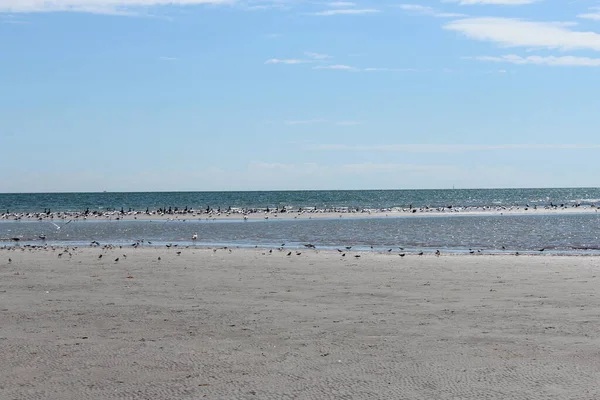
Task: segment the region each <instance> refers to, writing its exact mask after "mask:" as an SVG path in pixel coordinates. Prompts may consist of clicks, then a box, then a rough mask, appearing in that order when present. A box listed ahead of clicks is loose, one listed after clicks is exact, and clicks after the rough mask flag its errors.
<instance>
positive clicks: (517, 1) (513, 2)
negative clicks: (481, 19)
mask: <svg viewBox="0 0 600 400" xmlns="http://www.w3.org/2000/svg"><path fill="white" fill-rule="evenodd" d="M538 1H543V0H444V2H445V3H458V4H460V5H461V6H470V5H474V4H492V5H507V6H520V5H523V4H532V3H537V2H538Z"/></svg>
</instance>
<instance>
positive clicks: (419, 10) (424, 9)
mask: <svg viewBox="0 0 600 400" xmlns="http://www.w3.org/2000/svg"><path fill="white" fill-rule="evenodd" d="M398 7H399V8H401V9H402V10H404V11H408V12H410V13H414V14H420V15H428V16H432V17H437V18H457V17H464V16H465V15H464V14H458V13H445V12H439V11H438V10H436V9H435V8H433V7H429V6H422V5H420V4H400V5H399V6H398Z"/></svg>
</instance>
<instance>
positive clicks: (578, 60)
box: [463, 54, 600, 67]
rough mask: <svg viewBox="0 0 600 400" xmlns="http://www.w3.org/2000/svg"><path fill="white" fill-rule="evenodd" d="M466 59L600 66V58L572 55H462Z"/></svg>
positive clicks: (523, 63)
mask: <svg viewBox="0 0 600 400" xmlns="http://www.w3.org/2000/svg"><path fill="white" fill-rule="evenodd" d="M463 58H464V59H466V60H477V61H489V62H497V63H510V64H516V65H527V64H531V65H548V66H558V67H600V58H589V57H574V56H562V57H555V56H547V57H542V56H529V57H521V56H517V55H514V54H509V55H505V56H501V57H492V56H477V57H463Z"/></svg>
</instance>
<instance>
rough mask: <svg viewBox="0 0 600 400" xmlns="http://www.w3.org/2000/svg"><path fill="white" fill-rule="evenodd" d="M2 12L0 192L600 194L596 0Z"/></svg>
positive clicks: (26, 7) (79, 3) (213, 1)
mask: <svg viewBox="0 0 600 400" xmlns="http://www.w3.org/2000/svg"><path fill="white" fill-rule="evenodd" d="M406 1H407V2H403V1H402V0H399V1H388V0H384V1H369V0H365V1H362V0H361V1H356V2H354V1H318V0H315V1H310V0H246V1H243V0H176V1H168V0H0V192H5V193H10V192H71V191H104V190H106V191H211V190H304V189H419V188H425V189H427V188H452V187H456V188H499V187H508V188H515V187H583V186H586V187H596V186H600V174H599V172H598V171H600V140H598V135H599V133H600V129H599V128H600V0H537V1H536V0H421V1H419V0H412V2H411V0H406Z"/></svg>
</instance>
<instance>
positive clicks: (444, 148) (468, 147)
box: [307, 144, 600, 153]
mask: <svg viewBox="0 0 600 400" xmlns="http://www.w3.org/2000/svg"><path fill="white" fill-rule="evenodd" d="M595 149H600V144H598V145H596V144H498V145H483V144H393V145H355V146H352V145H346V144H321V145H313V146H308V147H307V150H320V151H326V150H329V151H391V152H405V153H453V152H468V151H487V150H595Z"/></svg>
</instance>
